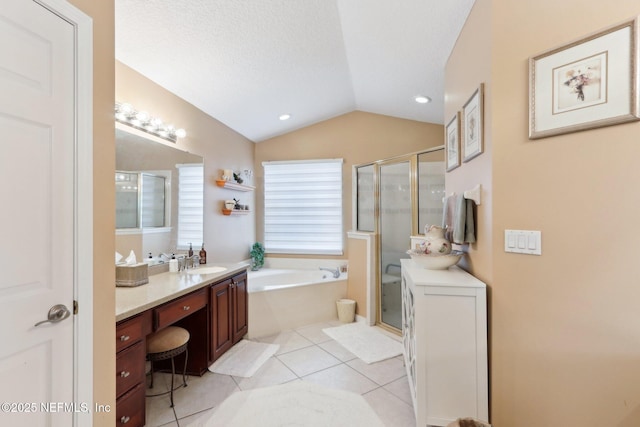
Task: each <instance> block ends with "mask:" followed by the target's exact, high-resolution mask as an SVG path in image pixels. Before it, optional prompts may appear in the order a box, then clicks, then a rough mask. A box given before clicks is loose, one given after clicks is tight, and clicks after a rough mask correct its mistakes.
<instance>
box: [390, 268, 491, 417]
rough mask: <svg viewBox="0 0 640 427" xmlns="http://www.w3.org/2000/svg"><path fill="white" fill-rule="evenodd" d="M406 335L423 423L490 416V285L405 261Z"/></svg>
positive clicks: (453, 271) (464, 274)
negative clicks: (488, 331)
mask: <svg viewBox="0 0 640 427" xmlns="http://www.w3.org/2000/svg"><path fill="white" fill-rule="evenodd" d="M401 262H402V282H401V287H402V323H403V328H402V338H403V344H404V359H405V367H406V370H407V376H408V380H409V389H410V391H411V397H412V399H413V407H414V411H415V415H416V424H417V426H419V427H425V426H427V425H429V426H446V425H447V424H449V423H450V422H452V421H454V420H456V419H457V418H461V417H474V418H477V419H480V420H483V421H488V418H489V400H488V392H489V389H488V364H487V300H486V285H485V284H484V283H483V282H481V281H480V280H478V279H476V278H475V277H473V276H472V275H470V274H469V273H467V272H465V271H464V270H462V269H460V268H458V267H457V266H453V267H450V268H449V269H447V270H427V269H425V268H423V267H421V266H419V265H417V264H415V263H414V262H413V261H412V260H408V259H403V260H402V261H401Z"/></svg>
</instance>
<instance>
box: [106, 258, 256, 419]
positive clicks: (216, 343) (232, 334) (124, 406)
mask: <svg viewBox="0 0 640 427" xmlns="http://www.w3.org/2000/svg"><path fill="white" fill-rule="evenodd" d="M245 267H246V265H244V264H243V265H242V269H241V270H239V269H236V270H234V271H231V272H229V274H228V275H227V276H220V277H219V280H218V281H217V282H213V284H210V283H211V282H207V283H196V284H195V286H194V289H193V290H192V291H191V292H188V293H186V294H184V295H181V296H179V297H177V298H173V299H171V298H170V296H171V295H173V294H172V293H171V292H168V293H167V296H166V297H165V298H163V300H162V302H158V303H150V304H147V305H145V309H144V311H142V312H139V314H132V315H131V317H128V318H124V319H121V320H120V321H119V322H117V323H116V337H115V338H116V426H123V425H126V426H127V427H131V426H133V427H138V426H144V424H145V394H146V381H145V375H146V373H145V366H146V363H145V361H146V337H147V335H149V334H151V333H152V332H157V331H159V330H161V329H164V328H166V327H167V326H171V325H175V326H180V327H183V328H185V329H186V330H188V331H189V335H190V337H189V345H188V350H189V357H188V359H187V374H189V375H203V374H204V373H205V372H206V371H207V368H208V367H209V366H210V365H211V363H213V361H214V360H215V359H217V358H218V357H220V356H221V355H222V354H224V352H226V351H227V350H229V349H230V348H231V347H232V346H233V345H234V344H235V343H237V342H238V341H240V340H241V339H242V337H243V336H244V335H245V334H246V333H247V331H248V319H247V272H246V270H245ZM153 280H156V283H155V284H154V283H152V282H153ZM184 280H185V277H184V276H182V275H180V274H174V273H171V274H170V273H162V274H161V275H157V276H154V277H153V278H150V283H149V284H148V285H145V286H156V287H157V288H158V289H160V288H161V287H162V286H163V285H164V286H169V287H170V288H171V289H176V288H177V287H181V286H182V284H183V281H184ZM146 289H149V288H146ZM123 291H127V292H128V295H129V298H135V297H138V298H141V296H140V295H137V294H136V293H144V291H145V288H144V287H137V288H123ZM174 292H175V291H174ZM131 293H134V295H131ZM181 357H183V356H182V355H178V356H177V358H176V361H175V363H176V366H180V367H181V366H183V365H182V363H183V360H184V359H181ZM170 362H171V361H170V360H165V361H160V362H157V363H156V364H155V365H154V366H155V368H156V369H158V370H163V369H167V370H170V367H171V364H170ZM165 363H166V364H165Z"/></svg>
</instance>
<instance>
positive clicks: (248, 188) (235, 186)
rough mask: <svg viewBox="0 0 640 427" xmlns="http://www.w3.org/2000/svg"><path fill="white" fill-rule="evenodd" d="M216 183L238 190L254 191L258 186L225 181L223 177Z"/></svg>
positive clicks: (219, 185)
mask: <svg viewBox="0 0 640 427" xmlns="http://www.w3.org/2000/svg"><path fill="white" fill-rule="evenodd" d="M216 185H217V186H218V187H222V188H227V189H229V190H238V191H253V190H255V189H256V187H253V186H251V185H246V184H238V183H236V182H231V181H225V180H223V179H216Z"/></svg>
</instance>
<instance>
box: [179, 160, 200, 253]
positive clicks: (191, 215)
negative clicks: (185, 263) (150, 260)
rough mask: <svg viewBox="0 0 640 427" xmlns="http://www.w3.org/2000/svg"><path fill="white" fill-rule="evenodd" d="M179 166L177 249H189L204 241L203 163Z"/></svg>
mask: <svg viewBox="0 0 640 427" xmlns="http://www.w3.org/2000/svg"><path fill="white" fill-rule="evenodd" d="M176 168H178V241H177V249H188V248H189V243H192V244H193V246H196V245H200V244H201V243H202V242H203V236H204V227H203V219H202V217H203V211H204V200H203V189H204V167H203V165H202V164H201V163H200V164H197V163H194V164H183V165H176Z"/></svg>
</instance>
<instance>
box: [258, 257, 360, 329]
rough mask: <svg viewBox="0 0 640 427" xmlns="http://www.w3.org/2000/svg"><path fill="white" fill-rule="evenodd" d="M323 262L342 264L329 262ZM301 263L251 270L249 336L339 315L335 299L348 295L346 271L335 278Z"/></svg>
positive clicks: (326, 320)
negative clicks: (298, 264) (297, 266)
mask: <svg viewBox="0 0 640 427" xmlns="http://www.w3.org/2000/svg"><path fill="white" fill-rule="evenodd" d="M305 261H308V260H305ZM279 263H282V262H281V261H280V262H279ZM322 265H323V267H324V266H326V267H330V268H339V266H333V265H330V264H329V265H328V264H327V263H326V262H325V263H324V264H322ZM292 267H296V265H295V262H294V265H292ZM300 267H302V268H290V267H289V266H286V268H285V266H273V267H271V268H263V269H261V270H259V271H249V273H248V281H247V289H248V293H249V295H248V297H249V313H248V315H249V331H248V337H249V338H260V337H264V336H269V335H274V334H277V333H278V332H282V331H286V330H290V329H295V328H298V327H300V326H305V325H310V324H313V323H320V322H329V321H333V320H337V319H338V314H337V310H336V300H339V299H341V298H345V297H346V295H347V274H346V273H341V274H340V277H338V278H334V277H333V275H332V273H331V272H329V271H324V270H320V269H319V268H317V267H316V268H310V266H309V263H308V262H305V263H304V264H303V265H301V266H300Z"/></svg>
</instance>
